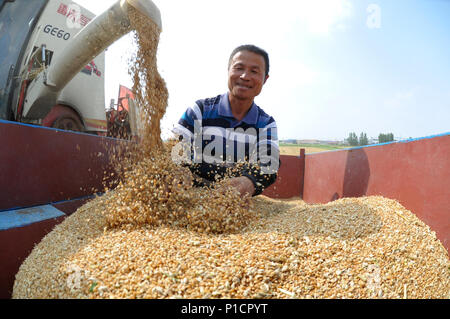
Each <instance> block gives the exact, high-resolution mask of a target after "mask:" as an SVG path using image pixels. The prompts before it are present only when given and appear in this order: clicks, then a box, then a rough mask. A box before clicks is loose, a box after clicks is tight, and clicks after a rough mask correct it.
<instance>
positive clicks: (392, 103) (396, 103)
mask: <svg viewBox="0 0 450 319" xmlns="http://www.w3.org/2000/svg"><path fill="white" fill-rule="evenodd" d="M415 100H416V99H415V93H414V90H413V89H410V90H406V91H399V92H397V93H395V95H394V96H393V97H391V98H388V99H386V100H385V101H384V104H385V106H387V107H388V108H400V107H407V106H410V105H411V104H412V103H414V102H415Z"/></svg>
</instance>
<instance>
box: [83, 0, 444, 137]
mask: <svg viewBox="0 0 450 319" xmlns="http://www.w3.org/2000/svg"><path fill="white" fill-rule="evenodd" d="M75 1H76V2H77V3H78V4H79V5H81V6H84V7H85V8H87V9H88V10H90V11H92V12H93V13H95V14H100V13H102V12H103V11H104V10H106V9H107V8H109V7H110V6H111V5H112V4H113V3H115V2H116V1H113V0H99V1H92V0H89V1H87V0H75ZM153 2H154V3H155V4H156V5H157V7H158V8H159V9H160V11H161V18H162V24H163V28H162V33H161V36H160V42H159V46H158V52H157V59H158V70H159V73H160V74H161V76H162V77H163V78H164V79H165V81H166V85H167V88H168V90H169V100H168V108H167V111H166V115H165V116H164V118H163V120H162V123H161V124H162V134H163V137H164V136H168V135H170V130H171V128H172V127H173V126H174V124H175V123H177V122H178V120H179V118H180V117H181V115H182V114H183V112H184V111H185V110H186V108H187V107H189V106H191V105H193V104H194V103H195V101H196V100H198V99H203V98H207V97H213V96H217V95H219V94H222V93H225V92H227V90H228V87H227V80H228V79H227V66H228V58H229V55H230V53H231V51H232V50H233V49H234V48H235V47H237V46H239V45H241V44H254V45H257V46H259V47H261V48H263V49H264V50H266V51H267V52H268V53H269V58H270V74H269V79H268V80H267V82H266V84H265V85H264V87H263V90H262V92H261V94H260V95H259V96H257V97H256V98H255V103H256V104H257V105H259V106H260V107H261V108H262V109H263V110H264V111H265V112H266V113H268V114H270V115H271V116H273V117H274V119H275V120H276V122H277V126H278V137H279V139H280V140H283V139H320V140H343V139H344V138H347V137H348V135H349V133H350V132H355V133H356V134H357V135H358V136H359V135H360V133H361V132H364V133H366V134H367V136H368V137H369V138H377V137H378V135H379V134H380V133H393V134H394V137H395V139H407V138H418V137H424V136H430V135H436V134H442V133H447V132H450V37H449V33H450V0H371V1H366V0H314V1H312V0H295V1H294V0H277V1H267V0H227V1H219V0H191V1H185V0H154V1H153ZM132 52H133V41H132V36H131V35H127V36H124V37H123V38H122V39H120V40H118V41H117V42H116V43H114V44H112V45H111V46H110V48H108V50H107V52H106V66H105V67H106V70H105V75H106V83H105V85H106V88H105V94H106V96H105V100H106V101H105V105H106V106H109V103H110V100H111V99H115V100H116V101H117V95H118V90H119V84H122V85H125V86H127V87H131V86H132V82H131V79H130V78H129V76H128V71H127V59H128V58H129V57H130V56H131V53H132Z"/></svg>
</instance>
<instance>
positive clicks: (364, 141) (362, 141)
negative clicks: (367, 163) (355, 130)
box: [359, 132, 369, 146]
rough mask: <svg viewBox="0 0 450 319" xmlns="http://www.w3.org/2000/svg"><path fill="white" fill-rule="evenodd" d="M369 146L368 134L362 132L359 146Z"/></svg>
mask: <svg viewBox="0 0 450 319" xmlns="http://www.w3.org/2000/svg"><path fill="white" fill-rule="evenodd" d="M367 144H369V139H368V138H367V134H366V133H364V132H362V133H361V134H360V135H359V145H361V146H363V145H367Z"/></svg>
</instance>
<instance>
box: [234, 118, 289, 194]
mask: <svg viewBox="0 0 450 319" xmlns="http://www.w3.org/2000/svg"><path fill="white" fill-rule="evenodd" d="M255 162H256V163H255ZM280 165H281V161H280V149H279V143H278V132H277V125H276V122H275V121H274V120H273V119H271V121H270V122H269V124H268V125H266V127H264V129H263V130H262V131H261V132H260V134H259V137H258V142H257V144H256V146H255V147H254V148H253V152H252V153H251V158H250V163H249V165H248V166H247V167H244V168H243V170H242V176H246V177H248V178H249V179H250V180H251V181H252V182H253V185H254V186H255V193H254V194H253V196H256V195H259V194H261V193H262V192H263V191H264V189H266V188H267V187H269V186H270V185H272V184H273V183H275V181H276V179H277V174H278V169H279V167H280Z"/></svg>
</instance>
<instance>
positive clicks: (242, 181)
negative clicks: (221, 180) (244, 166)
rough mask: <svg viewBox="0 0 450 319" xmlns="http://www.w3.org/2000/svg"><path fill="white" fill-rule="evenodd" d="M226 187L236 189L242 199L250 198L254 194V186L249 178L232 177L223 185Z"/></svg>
mask: <svg viewBox="0 0 450 319" xmlns="http://www.w3.org/2000/svg"><path fill="white" fill-rule="evenodd" d="M225 185H226V186H231V187H233V188H234V189H236V190H237V191H238V192H239V193H240V194H241V196H242V197H244V196H249V197H251V196H252V195H253V194H254V193H255V186H254V185H253V182H252V181H251V180H250V178H248V177H245V176H240V177H234V178H231V179H229V180H227V182H226V183H225Z"/></svg>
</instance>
